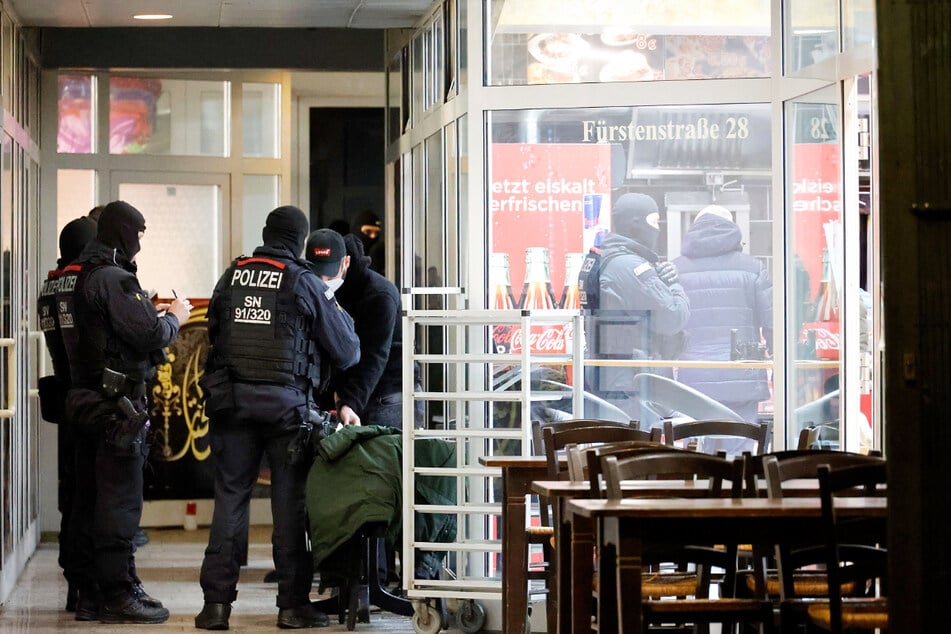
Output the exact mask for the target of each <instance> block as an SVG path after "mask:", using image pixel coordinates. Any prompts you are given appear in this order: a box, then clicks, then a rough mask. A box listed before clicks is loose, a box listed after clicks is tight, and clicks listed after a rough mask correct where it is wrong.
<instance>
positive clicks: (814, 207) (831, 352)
mask: <svg viewBox="0 0 951 634" xmlns="http://www.w3.org/2000/svg"><path fill="white" fill-rule="evenodd" d="M840 153H841V148H840V146H839V145H838V144H834V143H799V144H796V145H795V146H794V148H793V184H792V188H793V201H792V204H793V218H794V219H795V249H796V253H797V254H798V255H799V257H800V258H801V259H802V263H803V266H805V268H806V271H808V272H809V297H811V298H816V299H817V305H816V312H815V313H814V314H813V315H809V316H807V317H806V323H804V324H803V334H802V335H800V336H801V337H802V336H806V337H808V335H807V334H806V333H807V331H812V332H814V333H815V348H816V350H815V355H816V358H818V359H838V358H839V346H840V339H839V332H840V331H839V321H838V310H837V309H831V304H834V303H835V299H836V298H835V297H834V296H833V295H830V293H831V294H834V293H836V292H837V291H835V290H834V288H833V287H830V286H829V283H830V282H831V280H830V279H829V278H830V267H829V257H830V256H829V252H832V251H834V249H833V245H830V244H828V240H827V236H826V231H825V228H824V227H823V225H824V224H825V223H827V222H831V221H836V222H840V221H841V218H842V197H841V192H840V188H839V182H840V156H841V154H840ZM823 251H825V252H826V258H825V260H824V259H823ZM820 291H821V293H822V297H819V295H820ZM830 302H831V304H830Z"/></svg>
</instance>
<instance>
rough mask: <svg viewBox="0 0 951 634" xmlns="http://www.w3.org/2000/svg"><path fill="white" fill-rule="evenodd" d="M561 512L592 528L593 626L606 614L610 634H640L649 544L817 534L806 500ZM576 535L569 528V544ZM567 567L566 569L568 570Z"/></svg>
mask: <svg viewBox="0 0 951 634" xmlns="http://www.w3.org/2000/svg"><path fill="white" fill-rule="evenodd" d="M887 510H888V509H887V500H886V498H882V497H851V498H848V499H843V500H839V501H838V502H837V503H836V512H837V513H839V514H841V515H846V516H849V515H852V516H856V517H870V518H880V519H881V521H882V525H883V526H884V522H885V518H886V515H887ZM566 511H567V512H568V513H569V514H570V515H571V517H572V518H573V519H574V518H579V519H580V520H581V523H582V524H584V523H585V522H591V523H593V525H594V527H595V534H600V535H601V540H602V549H601V556H600V564H599V566H598V574H599V584H600V586H599V587H600V591H601V592H600V595H599V597H600V600H599V601H598V612H599V614H598V619H599V624H607V623H610V622H611V621H612V619H611V617H610V616H609V615H608V614H607V611H608V610H613V611H615V612H616V614H617V628H616V630H615V629H613V628H612V631H617V632H623V633H624V634H631V633H635V634H639V633H640V632H643V631H645V629H646V627H645V625H644V623H643V622H642V621H643V614H642V606H641V601H640V596H641V553H642V552H643V542H644V541H649V540H650V539H651V536H654V535H663V536H664V541H665V542H670V543H683V544H689V543H694V542H696V540H697V536H698V535H703V539H704V541H705V542H706V541H709V542H720V543H729V542H750V543H757V542H758V543H763V542H769V543H774V544H779V543H785V542H796V543H798V542H800V541H801V540H802V536H803V535H808V534H814V533H815V532H816V531H817V529H818V528H819V525H820V522H821V514H822V508H821V503H820V501H819V499H818V498H812V497H798V498H784V499H781V500H770V499H766V498H739V499H734V498H728V499H724V498H699V499H688V498H670V499H624V500H618V501H608V500H590V499H588V500H570V501H568V503H567V504H566ZM577 534H578V529H577V527H575V529H574V530H573V531H572V536H573V540H574V536H576V535H577ZM572 550H573V551H574V546H572ZM618 562H620V563H618ZM574 566H575V562H574V561H573V562H572V570H574ZM572 576H573V581H574V583H576V584H578V585H581V584H583V583H584V579H585V578H584V577H581V576H579V577H574V574H573V575H572ZM587 578H588V579H590V578H591V577H590V574H589V576H588V577H587ZM611 588H613V589H614V592H616V596H615V597H614V601H610V600H606V599H610V598H611V597H609V596H607V595H608V594H609V593H611ZM588 591H589V592H590V587H589V588H588ZM633 597H637V599H633ZM609 604H610V605H609ZM602 608H603V610H602ZM574 631H576V632H577V631H584V632H585V634H588V633H589V632H590V621H589V622H588V623H587V627H586V628H585V627H583V628H582V629H581V630H578V629H575V630H574Z"/></svg>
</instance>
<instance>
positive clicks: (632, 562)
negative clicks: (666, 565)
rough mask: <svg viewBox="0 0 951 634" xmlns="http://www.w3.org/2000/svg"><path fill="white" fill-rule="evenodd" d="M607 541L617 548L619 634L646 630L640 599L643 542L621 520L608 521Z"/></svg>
mask: <svg viewBox="0 0 951 634" xmlns="http://www.w3.org/2000/svg"><path fill="white" fill-rule="evenodd" d="M605 539H606V540H610V541H611V542H612V543H614V544H616V546H617V561H616V563H615V569H616V584H617V588H616V589H617V595H616V596H617V598H616V601H617V608H618V611H617V615H618V625H619V627H618V629H617V631H618V632H619V633H623V634H640V633H641V632H643V631H644V623H643V616H644V615H643V609H642V608H643V606H642V603H641V601H642V596H641V568H642V560H641V553H642V543H641V540H640V539H639V538H637V537H633V536H632V535H631V533H630V532H627V534H625V531H624V530H623V529H622V527H621V521H620V520H619V519H618V518H614V517H612V518H606V520H605Z"/></svg>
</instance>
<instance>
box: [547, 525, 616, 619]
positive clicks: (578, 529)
mask: <svg viewBox="0 0 951 634" xmlns="http://www.w3.org/2000/svg"><path fill="white" fill-rule="evenodd" d="M569 530H570V531H571V571H570V573H560V574H559V575H558V577H559V580H560V581H562V582H564V583H565V588H566V592H565V593H564V594H562V595H561V597H562V602H561V603H560V605H563V606H567V605H569V604H568V603H567V602H566V601H567V599H568V598H569V596H568V595H570V599H571V604H570V606H571V607H570V610H564V609H563V610H562V613H565V612H567V614H565V615H564V617H563V618H562V620H561V622H562V624H563V626H564V629H562V630H561V631H562V632H569V631H570V632H573V634H590V632H591V595H592V590H593V588H592V587H591V580H592V579H593V577H594V565H593V560H592V558H593V556H594V532H593V530H592V525H591V520H590V519H589V518H587V517H581V516H577V517H574V518H572V521H571V525H570V527H569ZM563 543H564V542H563ZM560 564H561V562H559V565H560ZM560 589H561V586H559V590H560ZM569 628H570V629H569ZM600 631H605V630H600Z"/></svg>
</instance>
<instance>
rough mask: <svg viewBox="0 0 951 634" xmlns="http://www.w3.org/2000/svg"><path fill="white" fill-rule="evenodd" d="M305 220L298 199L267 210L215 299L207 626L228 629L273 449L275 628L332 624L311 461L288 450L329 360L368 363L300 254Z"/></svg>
mask: <svg viewBox="0 0 951 634" xmlns="http://www.w3.org/2000/svg"><path fill="white" fill-rule="evenodd" d="M308 230H309V222H308V219H307V216H305V215H304V212H303V211H301V210H300V209H298V208H297V207H291V206H285V207H278V208H277V209H275V210H273V211H272V212H271V213H270V214H268V217H267V220H266V223H265V226H264V231H263V234H262V235H263V240H264V244H263V246H260V247H258V248H257V249H255V250H254V253H253V255H252V256H251V257H240V258H238V259H237V260H235V261H234V262H232V263H231V265H230V266H229V267H228V269H227V270H226V271H225V273H224V275H222V276H221V279H219V281H218V283H217V285H216V286H215V290H214V293H213V294H212V296H211V300H210V303H209V305H208V339H209V342H210V343H211V348H210V349H209V352H208V360H207V363H206V364H205V375H204V377H203V378H202V380H201V385H202V389H203V390H204V396H205V413H206V415H208V417H209V418H210V419H211V423H210V429H211V451H212V455H213V456H214V460H215V510H214V515H213V517H212V523H211V534H210V535H209V537H208V548H207V549H206V550H205V559H204V562H203V563H202V566H201V587H202V591H203V592H204V598H205V605H204V608H203V609H202V611H201V613H200V614H199V615H198V616H197V617H195V626H196V627H198V628H202V629H209V630H221V629H228V618H229V616H230V614H231V603H232V602H233V601H234V600H235V598H236V597H237V594H238V593H237V584H238V573H239V569H240V564H241V559H242V557H243V554H244V543H245V540H246V535H247V531H248V509H249V504H250V498H251V489H252V487H253V485H254V482H255V480H256V479H257V475H258V470H259V468H260V465H261V458H262V456H263V455H264V454H265V453H266V454H267V458H268V463H269V465H270V467H271V512H272V514H273V518H274V530H273V533H272V537H271V542H272V544H273V550H274V564H275V568H276V570H277V607H278V617H277V624H278V627H282V628H308V627H322V626H326V625H328V624H329V620H328V618H327V615H326V614H323V613H321V612H318V611H317V610H316V609H314V606H313V604H311V603H310V589H311V582H312V581H313V569H312V560H311V557H310V554H309V553H308V552H307V544H306V541H305V537H306V531H307V526H306V522H305V511H304V482H305V479H306V477H307V469H308V467H309V464H308V462H307V461H306V460H294V459H293V458H292V455H291V453H290V452H289V449H290V448H291V447H292V441H293V440H294V439H295V437H297V435H298V433H299V431H300V430H301V425H302V423H304V422H306V421H308V420H309V417H308V411H309V410H311V409H313V408H314V393H315V392H316V391H317V390H318V389H319V387H320V385H321V383H322V379H323V378H324V377H323V376H322V371H321V366H322V362H324V363H326V364H327V365H328V366H332V367H333V368H335V369H337V370H345V369H347V368H349V367H351V366H353V365H354V364H355V363H356V362H357V361H359V360H360V341H359V340H358V339H357V336H356V334H355V333H354V331H353V320H351V319H350V317H349V315H347V313H345V312H344V311H343V309H342V308H340V306H339V305H338V304H337V301H336V299H335V298H334V294H333V291H331V290H330V289H329V288H328V287H327V285H326V284H324V283H323V282H322V281H321V280H320V279H319V278H318V277H317V276H316V275H314V274H313V272H312V271H311V270H310V267H308V265H307V262H306V261H304V260H302V259H301V257H300V256H301V252H302V251H303V249H304V241H305V240H306V239H307V232H308Z"/></svg>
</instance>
